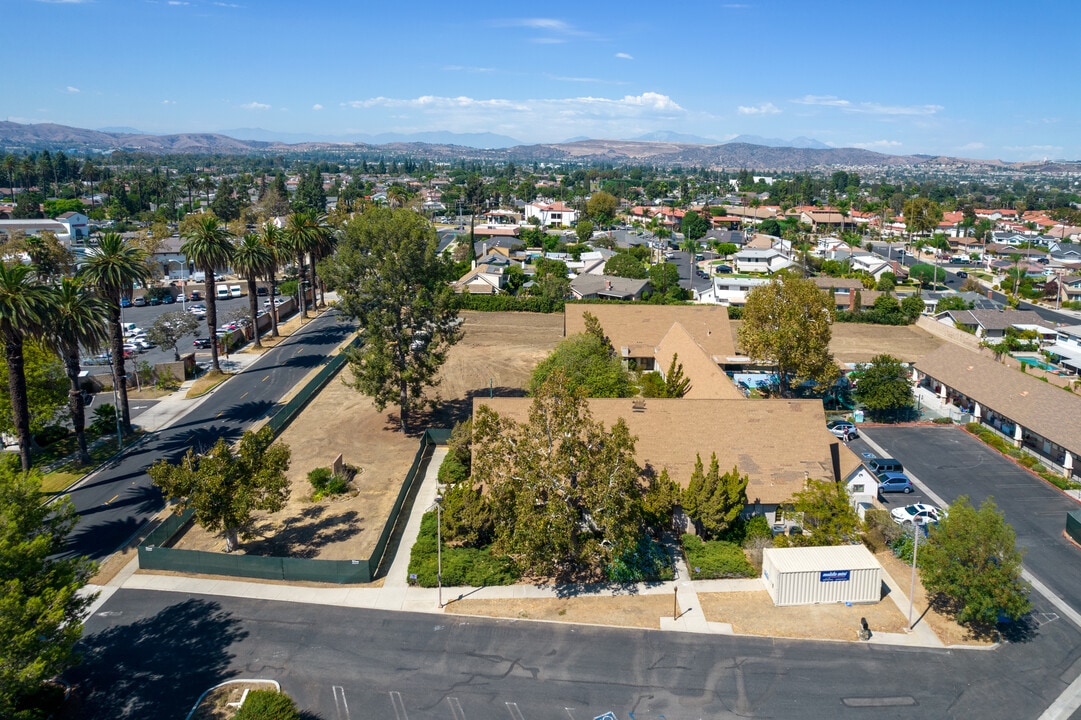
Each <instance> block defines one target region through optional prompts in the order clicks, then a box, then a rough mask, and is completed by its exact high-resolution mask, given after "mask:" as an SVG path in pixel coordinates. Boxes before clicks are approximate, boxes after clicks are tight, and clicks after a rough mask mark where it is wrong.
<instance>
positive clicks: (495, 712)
mask: <svg viewBox="0 0 1081 720" xmlns="http://www.w3.org/2000/svg"><path fill="white" fill-rule="evenodd" d="M853 633H855V628H853ZM1079 640H1081V634H1079V632H1078V630H1077V628H1075V627H1074V626H1073V625H1071V624H1069V623H1066V622H1047V623H1045V624H1044V625H1041V626H1040V627H1039V628H1038V629H1036V630H1035V632H1034V634H1033V635H1032V636H1030V637H1029V638H1027V639H1025V640H1024V641H1021V642H1017V643H1010V644H1007V645H1005V646H1003V647H1000V648H998V649H995V650H992V651H986V650H934V649H921V648H899V647H888V646H881V645H877V646H876V645H861V644H848V643H823V642H801V641H789V640H783V639H770V638H752V637H737V636H732V637H726V636H716V635H711V636H706V635H696V634H685V633H668V632H661V631H647V630H628V629H612V628H598V627H590V626H580V625H578V626H576V625H561V624H552V623H534V622H519V621H514V620H487V619H483V618H468V617H454V616H446V617H440V616H431V615H415V614H409V613H387V612H380V611H374V610H356V609H348V608H336V607H326V606H306V605H297V604H288V603H277V602H265V601H255V600H249V599H230V598H215V597H203V596H187V595H182V594H174V593H159V592H149V591H140V590H120V591H118V592H117V593H116V594H115V595H113V597H112V598H111V599H110V600H109V601H108V602H107V603H106V604H105V605H104V606H103V607H102V609H101V610H100V611H99V612H98V613H97V614H96V615H95V616H93V617H91V618H90V619H89V620H88V621H87V623H86V628H85V631H84V640H83V643H82V650H83V653H84V662H83V665H82V666H80V667H78V668H76V669H74V670H72V671H71V672H69V673H68V674H67V676H66V677H67V679H69V680H70V681H72V682H73V683H74V684H75V685H76V691H77V696H78V697H80V712H79V713H78V717H81V718H96V717H112V718H144V717H173V718H182V717H184V715H185V713H186V712H187V711H188V709H189V708H191V707H192V705H193V704H194V703H195V701H196V700H197V698H198V697H199V695H200V693H202V692H203V691H204V690H206V689H208V688H210V687H211V686H213V685H215V684H217V683H219V682H221V681H223V680H226V679H229V678H241V677H242V678H272V679H275V680H278V681H279V682H280V683H281V685H282V688H283V689H284V690H285V691H286V692H288V693H289V694H290V695H291V696H293V697H294V698H295V699H296V700H297V702H298V704H299V705H300V707H301V708H302V709H304V710H307V711H308V712H309V713H310V714H309V715H307V717H317V718H324V719H325V720H351V719H352V718H355V719H357V720H360V719H362V718H363V719H367V718H394V719H395V720H407V719H408V720H422V719H427V718H432V719H440V720H467V719H468V720H488V719H491V720H507V718H510V719H511V720H515V719H517V720H542V719H550V720H557V719H558V720H589V719H590V718H597V717H599V716H601V715H602V714H603V713H606V712H611V713H613V715H614V717H616V718H619V719H620V720H628V719H629V720H660V719H665V720H681V719H682V720H692V719H700V718H736V717H739V718H752V717H755V718H791V717H798V718H830V719H834V718H837V717H845V718H882V717H889V718H947V717H955V718H973V717H987V718H1012V719H1017V720H1020V719H1023V718H1035V717H1038V716H1039V715H1040V713H1041V712H1042V710H1043V709H1044V708H1045V707H1047V706H1048V705H1049V704H1050V703H1051V702H1053V700H1054V699H1055V698H1056V697H1057V696H1058V695H1059V694H1060V693H1061V692H1062V690H1063V688H1065V686H1066V683H1065V682H1064V681H1063V679H1062V678H1063V677H1066V678H1067V682H1068V681H1069V680H1072V678H1073V676H1074V675H1076V670H1075V669H1074V668H1073V665H1074V663H1075V662H1077V660H1078V652H1079V651H1078V650H1077V648H1078V641H1079Z"/></svg>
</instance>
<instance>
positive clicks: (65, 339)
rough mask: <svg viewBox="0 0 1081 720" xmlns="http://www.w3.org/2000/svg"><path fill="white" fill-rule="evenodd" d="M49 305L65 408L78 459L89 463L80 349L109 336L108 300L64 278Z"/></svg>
mask: <svg viewBox="0 0 1081 720" xmlns="http://www.w3.org/2000/svg"><path fill="white" fill-rule="evenodd" d="M52 296H53V297H52V300H53V302H52V307H51V308H50V310H49V321H50V322H49V325H48V328H47V329H46V336H47V337H48V339H49V341H50V343H51V344H52V345H53V347H55V348H56V351H57V352H58V353H59V355H60V359H61V360H63V361H64V368H65V370H66V371H67V374H68V383H69V385H70V386H69V388H68V409H69V411H70V412H71V424H72V427H73V428H74V429H75V437H76V438H77V439H78V441H79V461H80V462H81V463H82V464H83V465H88V464H89V463H90V452H89V451H88V450H87V447H86V411H85V408H84V407H83V393H82V388H81V387H80V386H79V371H80V370H81V369H82V368H81V367H80V366H79V349H80V348H85V349H86V350H87V351H88V352H92V353H96V352H97V351H98V350H100V349H101V346H102V344H103V343H104V342H105V341H106V339H107V338H108V337H109V332H108V329H107V328H106V326H105V322H104V320H105V315H106V313H107V312H108V303H106V302H105V299H104V298H102V297H101V296H99V295H95V294H94V293H93V292H92V291H91V289H90V288H89V287H88V286H87V285H86V283H85V282H84V281H83V280H82V279H72V278H63V279H61V281H60V284H59V285H57V286H55V287H54V288H53V291H52Z"/></svg>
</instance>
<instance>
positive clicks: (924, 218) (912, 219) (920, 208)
mask: <svg viewBox="0 0 1081 720" xmlns="http://www.w3.org/2000/svg"><path fill="white" fill-rule="evenodd" d="M904 216H905V228H906V229H907V230H908V232H909V235H910V236H911V235H923V234H924V233H928V232H931V231H932V230H934V229H935V228H937V227H938V224H939V223H940V222H942V217H943V213H942V206H941V205H939V204H938V203H936V202H934V201H933V200H929V199H927V198H925V197H917V198H912V199H911V200H906V201H905V206H904Z"/></svg>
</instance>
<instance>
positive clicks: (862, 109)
mask: <svg viewBox="0 0 1081 720" xmlns="http://www.w3.org/2000/svg"><path fill="white" fill-rule="evenodd" d="M846 109H847V110H849V111H850V112H857V113H865V114H867V115H934V114H935V113H937V112H939V111H940V110H942V106H941V105H881V104H879V103H869V102H864V103H860V104H859V105H854V106H852V107H849V108H846Z"/></svg>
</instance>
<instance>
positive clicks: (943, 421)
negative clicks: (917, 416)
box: [931, 417, 953, 425]
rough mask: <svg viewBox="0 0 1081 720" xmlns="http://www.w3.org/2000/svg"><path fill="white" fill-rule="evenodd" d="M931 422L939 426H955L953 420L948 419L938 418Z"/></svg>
mask: <svg viewBox="0 0 1081 720" xmlns="http://www.w3.org/2000/svg"><path fill="white" fill-rule="evenodd" d="M931 422H933V423H935V424H937V425H951V424H953V420H951V419H950V418H948V417H937V418H935V419H934V420H932V421H931Z"/></svg>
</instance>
